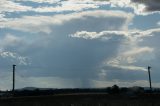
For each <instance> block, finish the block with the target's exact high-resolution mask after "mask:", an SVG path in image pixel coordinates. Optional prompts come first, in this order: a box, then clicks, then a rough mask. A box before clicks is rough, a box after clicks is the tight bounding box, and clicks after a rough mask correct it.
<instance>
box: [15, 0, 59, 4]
mask: <svg viewBox="0 0 160 106" xmlns="http://www.w3.org/2000/svg"><path fill="white" fill-rule="evenodd" d="M15 1H19V2H21V1H25V2H28V1H31V2H36V3H50V4H53V3H57V2H59V1H60V0H15Z"/></svg>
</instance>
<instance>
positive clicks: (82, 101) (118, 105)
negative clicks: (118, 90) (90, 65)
mask: <svg viewBox="0 0 160 106" xmlns="http://www.w3.org/2000/svg"><path fill="white" fill-rule="evenodd" d="M0 106H160V94H141V95H137V96H124V95H123V96H122V95H120V94H107V93H106V94H105V93H74V94H56V95H49V96H26V97H6V98H4V97H3V98H1V99H0Z"/></svg>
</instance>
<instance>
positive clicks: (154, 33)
mask: <svg viewBox="0 0 160 106" xmlns="http://www.w3.org/2000/svg"><path fill="white" fill-rule="evenodd" d="M159 42H160V1H159V0H0V89H3V90H6V89H11V88H12V64H16V65H17V67H16V88H22V87H27V86H30V87H31V86H34V87H42V88H45V87H49V88H51V87H53V88H78V87H80V88H82V87H87V88H88V87H107V86H112V85H113V84H117V85H119V86H149V83H148V75H147V69H146V68H147V66H148V65H150V66H151V67H152V72H151V74H152V81H153V86H154V87H160V78H159V76H160V46H159Z"/></svg>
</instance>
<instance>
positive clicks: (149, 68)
mask: <svg viewBox="0 0 160 106" xmlns="http://www.w3.org/2000/svg"><path fill="white" fill-rule="evenodd" d="M150 70H151V67H150V66H148V76H149V85H150V90H151V91H152V81H151V72H150Z"/></svg>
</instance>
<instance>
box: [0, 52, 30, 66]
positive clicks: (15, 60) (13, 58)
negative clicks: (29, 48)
mask: <svg viewBox="0 0 160 106" xmlns="http://www.w3.org/2000/svg"><path fill="white" fill-rule="evenodd" d="M0 57H1V65H5V64H7V63H8V64H18V65H28V64H30V62H29V58H28V57H24V56H20V55H18V54H17V53H14V52H10V51H5V50H2V49H1V50H0Z"/></svg>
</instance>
